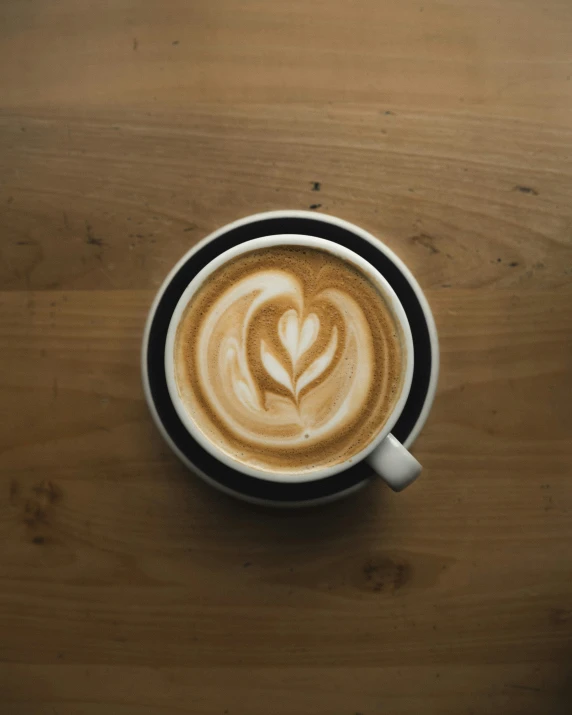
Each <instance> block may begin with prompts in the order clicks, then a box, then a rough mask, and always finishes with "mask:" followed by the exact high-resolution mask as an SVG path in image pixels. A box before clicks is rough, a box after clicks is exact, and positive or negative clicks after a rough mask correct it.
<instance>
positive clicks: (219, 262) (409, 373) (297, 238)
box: [165, 234, 414, 483]
mask: <svg viewBox="0 0 572 715" xmlns="http://www.w3.org/2000/svg"><path fill="white" fill-rule="evenodd" d="M284 245H291V246H292V245H297V246H309V247H313V248H319V249H322V250H324V251H326V252H329V253H331V254H333V255H335V256H338V257H340V258H342V259H343V260H346V261H349V262H350V263H354V265H356V266H357V268H358V269H359V270H361V271H362V272H363V273H364V274H365V275H366V276H367V277H369V278H370V280H372V282H373V283H374V285H375V284H376V285H377V287H378V288H379V290H380V293H381V294H382V297H384V298H386V299H389V301H390V307H391V310H392V312H393V314H394V316H395V317H396V319H397V322H398V324H399V327H400V329H401V333H402V336H403V339H404V343H405V349H406V365H405V372H404V376H403V381H402V385H401V392H400V395H399V398H398V400H397V402H396V403H395V406H394V409H393V410H392V412H391V414H390V416H389V418H388V419H387V420H386V421H385V423H384V424H383V426H382V427H381V428H380V430H379V432H378V433H377V434H376V436H375V437H374V438H373V439H372V440H371V441H370V442H369V444H367V445H366V446H365V447H364V448H363V449H362V450H360V451H359V452H357V453H356V454H354V455H353V456H352V457H350V458H349V459H347V460H344V461H343V462H340V463H339V464H335V465H332V466H330V467H324V468H322V469H317V470H313V471H308V472H304V471H300V472H273V471H271V470H266V469H262V468H257V467H253V466H251V465H248V464H244V463H243V462H240V461H239V460H237V459H235V458H234V457H232V456H231V455H229V454H227V453H226V452H224V451H223V450H222V449H220V448H219V447H217V446H216V445H215V444H214V443H213V442H212V441H210V440H209V439H208V438H207V437H206V435H205V434H204V433H203V432H202V430H201V429H200V428H199V427H198V426H197V425H196V423H195V421H194V420H193V418H192V417H191V416H190V414H189V412H188V411H187V410H186V408H185V407H184V404H183V401H182V400H181V398H180V395H179V391H178V386H177V381H176V376H175V367H174V365H175V361H174V352H175V339H176V333H177V328H178V325H179V322H180V319H181V317H182V315H183V313H184V312H185V310H186V308H187V306H188V304H189V303H190V301H191V300H192V298H193V296H194V295H195V293H196V292H197V290H198V289H199V287H200V286H201V285H202V284H203V282H204V281H205V280H206V279H207V278H208V277H209V276H210V275H211V274H212V273H213V272H214V271H216V270H217V269H218V268H220V267H221V266H223V265H224V264H226V263H227V262H228V261H230V260H232V259H234V258H236V257H237V256H240V255H242V254H244V253H248V252H250V251H252V250H257V249H261V248H271V247H274V246H284ZM413 367H414V346H413V338H412V334H411V328H410V325H409V320H408V318H407V314H406V312H405V309H404V308H403V306H402V305H401V302H400V300H399V298H398V297H397V294H396V293H395V291H394V290H393V288H392V287H391V285H390V284H389V282H388V281H387V280H386V279H385V277H384V276H383V275H382V274H381V273H380V272H379V271H378V270H377V269H376V268H375V267H374V266H373V265H372V264H370V263H369V262H368V261H367V260H366V259H364V258H362V256H360V255H359V254H357V253H355V252H354V251H352V250H351V249H349V248H346V247H345V246H341V245H339V244H337V243H335V242H333V241H329V240H327V239H324V238H318V237H316V236H306V235H301V234H276V235H270V236H262V237H259V238H255V239H251V240H249V241H245V242H244V243H241V244H239V245H237V246H234V247H233V248H230V249H228V250H227V251H224V252H223V253H221V254H219V255H218V256H216V257H215V258H214V259H213V260H212V261H210V263H208V264H207V265H206V266H205V267H204V268H202V269H201V270H200V271H199V272H198V273H197V275H196V276H195V277H194V278H193V280H192V281H191V282H190V283H189V284H188V286H187V287H186V288H185V290H184V291H183V293H182V294H181V296H180V298H179V300H178V302H177V305H176V306H175V309H174V311H173V313H172V315H171V318H170V321H169V327H168V331H167V338H166V341H165V375H166V381H167V388H168V391H169V396H170V398H171V402H172V404H173V407H174V408H175V411H176V412H177V415H178V416H179V419H180V420H181V422H182V424H183V426H184V427H185V429H186V430H187V431H188V432H189V434H190V435H191V436H192V437H193V438H194V439H195V440H196V441H197V442H198V443H199V444H200V445H201V446H202V447H203V448H204V449H205V450H207V451H208V452H209V453H210V454H211V455H212V456H213V457H214V458H215V459H217V460H219V461H221V462H222V463H224V464H225V465H226V466H228V467H230V468H231V469H235V470H237V471H239V472H241V473H243V474H246V475H248V476H250V477H255V478H258V479H263V480H266V481H272V482H282V483H303V482H312V481H318V480H320V479H325V478H327V477H330V476H333V475H334V474H337V473H339V472H342V471H344V470H345V469H347V468H348V467H350V466H353V465H354V464H356V463H358V462H361V461H362V460H364V459H365V458H366V457H367V456H368V455H369V454H370V453H371V452H372V451H373V450H374V449H375V448H376V447H377V446H378V445H379V444H381V442H382V441H383V440H384V439H385V438H386V437H387V435H389V434H390V432H391V430H392V429H393V427H394V426H395V423H396V422H397V420H398V419H399V416H400V414H401V412H402V411H403V408H404V406H405V403H406V402H407V398H408V396H409V392H410V389H411V382H412V378H413Z"/></svg>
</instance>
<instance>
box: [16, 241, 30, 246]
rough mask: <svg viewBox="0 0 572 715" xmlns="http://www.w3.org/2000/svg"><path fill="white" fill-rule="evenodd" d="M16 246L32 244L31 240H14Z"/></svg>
mask: <svg viewBox="0 0 572 715" xmlns="http://www.w3.org/2000/svg"><path fill="white" fill-rule="evenodd" d="M16 245H17V246H33V245H34V242H33V241H16Z"/></svg>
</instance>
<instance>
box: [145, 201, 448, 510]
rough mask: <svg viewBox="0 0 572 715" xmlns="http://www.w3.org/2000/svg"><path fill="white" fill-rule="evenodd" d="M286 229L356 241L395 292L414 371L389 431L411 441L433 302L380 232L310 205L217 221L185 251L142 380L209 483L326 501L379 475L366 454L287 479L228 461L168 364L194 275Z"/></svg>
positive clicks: (434, 373)
mask: <svg viewBox="0 0 572 715" xmlns="http://www.w3.org/2000/svg"><path fill="white" fill-rule="evenodd" d="M287 233H291V234H302V235H306V236H316V237H318V238H325V239H328V240H329V241H334V242H335V243H339V244H340V245H342V246H345V247H346V248H349V249H351V250H352V251H354V252H355V253H358V254H359V255H360V256H362V257H363V258H365V259H366V260H367V261H369V263H371V264H372V265H373V266H375V268H377V270H378V271H379V272H380V273H381V274H382V275H383V276H384V277H385V279H386V280H387V281H388V282H389V284H390V285H391V287H392V288H393V290H394V291H395V292H396V294H397V297H398V298H399V300H400V301H401V304H402V306H403V308H404V309H405V312H406V313H407V317H408V320H409V324H410V326H411V332H412V335H413V348H414V371H413V381H412V384H411V390H410V393H409V397H408V399H407V402H406V404H405V407H404V408H403V411H402V413H401V415H400V417H399V420H398V421H397V423H396V425H395V427H394V428H393V431H392V432H393V434H394V435H395V437H396V438H397V439H398V440H399V441H400V442H401V443H402V444H403V445H405V446H406V447H408V448H409V447H410V446H411V445H412V443H413V442H414V440H415V439H416V437H417V435H418V434H419V432H420V431H421V429H422V428H423V425H424V424H425V421H426V420H427V417H428V415H429V411H430V409H431V405H432V404H433V400H434V397H435V390H436V387H437V378H438V373H439V342H438V338H437V330H436V328H435V321H434V320H433V315H432V313H431V309H430V308H429V304H428V303H427V300H426V298H425V296H424V295H423V291H422V290H421V288H420V286H419V284H418V283H417V281H416V280H415V278H414V277H413V275H412V274H411V272H410V271H409V269H408V268H407V266H405V264H404V263H403V262H402V261H401V259H399V258H398V257H397V256H396V255H395V253H393V251H391V250H390V249H389V248H388V247H387V246H385V245H384V244H383V243H382V242H381V241H379V239H376V238H375V237H374V236H373V235H372V234H370V233H368V232H367V231H364V230H363V229H362V228H359V227H358V226H355V225H354V224H351V223H349V222H347V221H343V220H342V219H338V218H334V217H332V216H327V215H325V214H319V213H314V212H309V211H271V212H268V213H261V214H255V215H253V216H248V217H247V218H244V219H241V220H239V221H235V222H234V223H230V224H228V225H227V226H224V227H223V228H220V229H218V230H217V231H215V232H214V233H212V234H211V235H210V236H207V238H205V239H204V240H203V241H201V242H200V243H198V244H197V245H196V246H194V247H193V248H192V249H191V250H190V251H189V252H188V253H186V254H185V255H184V256H183V258H181V260H180V261H179V262H178V263H177V265H176V266H175V267H174V268H173V270H172V271H171V272H170V273H169V275H168V276H167V278H166V279H165V281H164V282H163V285H162V286H161V288H160V289H159V292H158V293H157V295H156V297H155V300H154V301H153V305H152V306H151V310H150V311H149V317H148V318H147V323H146V326H145V333H144V336H143V347H142V355H141V361H142V374H143V387H144V390H145V397H146V399H147V403H148V405H149V409H150V411H151V415H152V417H153V419H154V421H155V423H156V425H157V427H158V428H159V431H160V432H161V434H162V435H163V437H164V439H165V440H166V441H167V443H168V444H169V446H170V447H171V449H172V450H173V451H174V452H175V454H176V455H177V456H178V457H179V459H181V460H182V462H183V463H184V464H186V465H187V466H188V467H189V468H190V469H191V470H192V471H193V472H194V473H195V474H197V475H199V476H200V477H202V478H203V479H204V480H205V481H206V482H208V483H209V484H211V485H212V486H214V487H216V488H217V489H219V490H221V491H223V492H225V493H226V494H229V495H231V496H234V497H237V498H239V499H243V500H245V501H248V502H252V503H255V504H264V505H269V506H290V507H292V506H309V505H314V504H321V503H326V502H329V501H333V500H336V499H340V498H342V497H344V496H347V495H349V494H352V493H353V492H355V491H357V490H359V489H361V488H362V487H364V486H365V485H366V484H368V483H369V482H370V481H371V479H372V478H374V477H373V473H372V470H371V468H370V467H369V466H368V465H367V464H366V463H365V462H364V461H362V462H359V463H358V464H355V465H354V466H352V467H350V468H348V469H346V470H344V471H343V472H340V473H338V474H335V475H334V476H331V477H327V478H325V479H320V480H316V481H313V482H302V483H296V484H288V483H284V482H269V481H265V480H263V479H256V478H254V477H249V476H247V475H246V474H242V473H241V472H238V471H237V470H234V469H231V468H230V467H228V466H226V465H224V464H222V463H221V462H219V461H218V460H217V459H215V458H214V457H213V456H212V455H211V454H209V452H207V451H206V450H204V449H203V448H202V447H201V446H200V445H199V444H198V443H197V442H196V441H195V440H194V439H193V438H192V437H191V435H190V434H189V433H188V432H187V430H186V429H185V427H184V426H183V424H182V422H181V421H180V419H179V417H178V415H177V413H176V411H175V408H174V407H173V404H172V402H171V399H170V397H169V391H168V389H167V382H166V377H165V367H164V361H165V358H164V354H165V341H166V337H167V329H168V327H169V321H170V319H171V315H172V313H173V311H174V309H175V306H176V305H177V302H178V301H179V298H180V297H181V295H182V293H183V291H184V290H185V288H186V287H187V285H188V284H189V283H190V282H191V280H192V279H193V278H194V276H195V275H196V274H197V273H198V272H199V271H200V270H201V269H202V268H204V266H206V265H207V264H208V263H209V262H210V261H211V260H212V259H213V258H215V257H216V256H217V255H219V254H220V253H222V252H223V251H226V250H228V249H229V248H232V247H233V246H236V245H238V244H240V243H243V242H244V241H250V240H251V239H253V238H259V237H261V236H271V235H277V234H287ZM421 478H422V477H421Z"/></svg>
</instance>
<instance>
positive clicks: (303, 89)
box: [0, 0, 572, 715]
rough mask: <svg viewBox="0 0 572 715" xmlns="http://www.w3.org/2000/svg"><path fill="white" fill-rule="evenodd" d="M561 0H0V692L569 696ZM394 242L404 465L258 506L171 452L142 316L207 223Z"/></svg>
mask: <svg viewBox="0 0 572 715" xmlns="http://www.w3.org/2000/svg"><path fill="white" fill-rule="evenodd" d="M571 77H572V3H570V2H569V0H546V1H545V2H542V3H539V2H536V1H533V0H521V1H520V2H515V1H512V0H448V1H443V2H427V0H356V2H351V3H350V2H342V0H304V2H302V0H288V2H282V1H276V2H262V1H261V0H241V1H240V2H238V1H237V0H215V1H214V2H206V1H202V2H187V1H186V0H166V1H165V2H152V1H151V0H135V1H134V2H131V3H127V2H115V3H102V2H92V1H91V0H48V1H46V0H12V1H11V2H8V1H5V2H3V3H1V4H0V87H1V92H0V165H1V166H2V170H1V172H0V288H1V294H0V344H1V350H0V374H1V380H0V401H1V405H2V419H1V422H0V544H1V545H0V582H1V583H0V712H1V713H2V715H56V714H57V715H76V714H78V713H79V714H81V715H103V714H104V713H105V714H107V713H113V714H114V715H135V714H139V713H141V714H143V715H176V714H179V713H189V714H193V715H219V714H220V715H223V714H225V713H228V715H268V714H269V713H271V714H272V715H419V714H423V715H480V714H481V713H487V714H491V713H492V714H496V713H499V714H502V715H537V714H538V715H569V713H570V712H571V708H572V706H571V705H570V703H571V702H572V556H571V552H572V481H571V479H570V478H571V476H572V474H571V463H572V439H571V435H572V410H571V402H572V377H571V372H572V283H571V281H572V79H571ZM311 207H314V209H317V210H318V209H319V210H320V211H322V212H324V213H327V214H331V215H336V216H340V217H342V218H344V219H348V220H350V221H353V222H355V223H357V224H359V225H361V226H363V227H364V228H366V229H368V230H369V231H371V232H372V233H373V234H375V235H376V236H378V237H380V238H382V239H383V240H384V241H385V242H386V243H387V244H388V245H389V246H390V247H391V248H392V249H393V250H394V251H395V252H396V253H397V254H398V255H399V256H400V257H401V258H402V259H403V260H404V261H405V262H406V263H407V264H408V265H409V266H410V268H411V269H412V271H413V272H414V274H415V275H416V277H417V278H418V280H419V282H420V284H421V286H422V287H423V289H424V290H425V291H426V294H427V297H428V300H429V302H430V304H431V306H432V308H433V311H434V313H435V319H436V322H437V327H438V330H439V336H440V341H441V350H442V362H441V377H440V382H439V388H438V392H437V398H436V401H435V405H434V409H433V411H432V413H431V415H430V417H429V420H428V422H427V424H426V426H425V429H424V430H423V432H422V434H421V436H420V437H419V439H418V440H417V442H416V444H415V446H414V453H415V454H416V456H417V457H418V458H419V460H420V461H421V462H422V463H423V465H424V472H423V476H422V478H421V479H420V481H419V482H418V483H417V484H416V485H415V486H414V487H412V488H411V489H410V490H408V491H405V492H403V493H402V494H393V493H392V492H390V491H389V489H387V488H386V487H384V485H383V484H382V483H381V482H375V483H372V484H371V485H370V486H368V487H367V488H366V489H365V490H363V491H362V492H360V493H359V494H357V495H355V496H354V497H352V498H350V499H347V500H346V501H343V502H338V503H336V504H333V505H330V506H327V507H321V508H316V509H310V510H302V511H296V512H284V511H280V512H276V511H272V510H268V509H264V508H261V507H252V506H249V505H245V504H241V503H238V502H235V501H233V500H232V499H230V498H228V497H226V496H224V495H222V494H219V493H217V492H215V491H214V490H212V489H211V488H209V487H208V486H207V485H205V484H203V483H202V482H201V481H200V480H199V479H198V478H196V477H195V476H193V475H192V473H190V472H189V471H188V470H187V469H186V468H185V467H184V466H183V465H182V464H180V463H179V462H178V460H177V459H176V457H174V456H173V455H172V454H171V452H170V451H169V448H168V447H167V446H166V444H165V443H164V442H163V441H162V439H161V437H160V435H159V433H158V432H157V430H156V428H155V427H154V424H153V423H152V420H151V418H150V415H149V412H148V410H147V407H146V404H145V401H144V396H143V392H142V387H141V381H140V374H139V351H140V344H141V337H142V330H143V325H144V321H145V317H146V314H147V311H148V309H149V306H150V303H151V301H152V298H153V295H154V293H155V291H156V290H157V288H158V286H159V285H160V284H161V282H162V280H163V278H164V277H165V275H166V274H167V272H168V271H169V270H170V268H171V267H172V265H173V264H174V263H175V262H176V261H177V260H178V259H179V258H180V257H181V255H182V254H183V253H184V252H185V251H187V250H188V249H189V248H190V247H191V246H193V245H194V244H195V243H196V242H197V241H198V240H199V239H201V238H202V237H204V236H206V235H207V234H208V233H209V232H211V231H212V230H214V229H215V228H217V227H219V226H222V225H223V224H225V223H227V222H229V221H232V220H235V219H237V218H240V217H242V216H246V215H248V214H251V213H255V212H259V211H267V210H272V209H280V208H289V209H309V208H311Z"/></svg>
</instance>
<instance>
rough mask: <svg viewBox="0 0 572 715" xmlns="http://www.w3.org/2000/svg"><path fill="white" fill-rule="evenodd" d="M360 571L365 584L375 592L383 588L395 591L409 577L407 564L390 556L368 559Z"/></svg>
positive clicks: (401, 586) (409, 571)
mask: <svg viewBox="0 0 572 715" xmlns="http://www.w3.org/2000/svg"><path fill="white" fill-rule="evenodd" d="M362 572H363V575H364V576H365V580H366V583H367V585H368V586H369V588H371V590H372V591H374V592H375V593H379V592H380V591H383V590H384V589H385V590H387V589H389V590H391V591H392V592H393V593H395V591H398V590H399V589H401V588H403V586H405V584H406V583H407V582H408V581H409V580H410V579H411V567H410V566H409V564H406V563H403V562H399V561H394V560H393V559H391V558H377V559H376V558H372V559H369V560H368V561H366V563H365V564H364V566H363V569H362Z"/></svg>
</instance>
